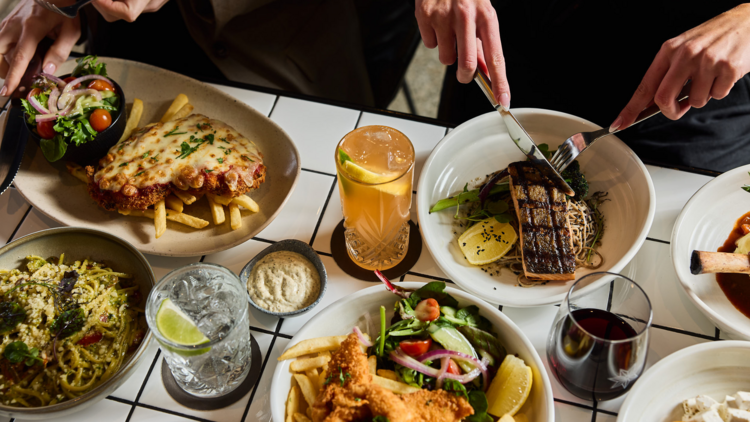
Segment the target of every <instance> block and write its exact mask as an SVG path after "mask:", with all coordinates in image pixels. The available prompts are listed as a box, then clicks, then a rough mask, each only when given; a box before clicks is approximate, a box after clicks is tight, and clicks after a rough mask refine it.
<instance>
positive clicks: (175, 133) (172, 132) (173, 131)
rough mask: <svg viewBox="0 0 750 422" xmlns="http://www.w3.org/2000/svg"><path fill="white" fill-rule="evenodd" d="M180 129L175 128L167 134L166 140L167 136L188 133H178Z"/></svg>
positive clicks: (165, 135)
mask: <svg viewBox="0 0 750 422" xmlns="http://www.w3.org/2000/svg"><path fill="white" fill-rule="evenodd" d="M179 129H180V127H179V126H175V127H174V129H172V130H170V131H169V132H167V133H165V134H164V137H165V138H166V137H167V136H172V135H184V134H186V133H187V132H177V131H178V130H179Z"/></svg>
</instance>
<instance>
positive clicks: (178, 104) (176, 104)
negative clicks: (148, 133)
mask: <svg viewBox="0 0 750 422" xmlns="http://www.w3.org/2000/svg"><path fill="white" fill-rule="evenodd" d="M187 103H188V97H187V95H185V94H180V95H178V96H177V97H176V98H175V99H174V101H172V105H170V106H169V108H168V109H167V112H166V113H164V115H163V116H161V120H159V122H161V123H164V122H168V121H170V120H172V116H174V115H175V113H177V112H178V111H179V110H180V109H181V108H182V107H183V106H184V105H185V104H187Z"/></svg>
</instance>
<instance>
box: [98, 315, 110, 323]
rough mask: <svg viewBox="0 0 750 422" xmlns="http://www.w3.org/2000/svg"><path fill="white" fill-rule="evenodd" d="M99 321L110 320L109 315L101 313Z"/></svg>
mask: <svg viewBox="0 0 750 422" xmlns="http://www.w3.org/2000/svg"><path fill="white" fill-rule="evenodd" d="M99 321H101V322H109V315H108V314H106V313H105V314H101V315H99Z"/></svg>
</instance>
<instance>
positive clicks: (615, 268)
mask: <svg viewBox="0 0 750 422" xmlns="http://www.w3.org/2000/svg"><path fill="white" fill-rule="evenodd" d="M513 113H514V114H515V115H516V116H518V117H523V116H527V115H546V116H555V117H563V118H567V119H571V120H575V121H578V122H581V123H583V124H586V125H590V126H592V130H596V128H599V129H601V126H599V125H597V124H596V123H593V122H590V121H588V120H586V119H583V118H580V117H577V116H574V115H572V114H568V113H563V112H560V111H554V110H545V109H541V108H517V109H513ZM490 115H492V116H494V115H495V112H492V111H490V112H487V113H485V114H481V115H479V116H476V117H474V118H473V119H471V120H468V121H466V122H464V123H462V124H461V125H459V126H457V127H456V128H455V129H453V130H452V131H450V132H449V133H448V134H446V135H445V137H443V139H441V140H440V142H438V144H437V145H436V146H435V148H433V150H432V152H431V153H430V156H429V157H427V160H426V161H425V163H424V165H423V166H422V173H421V174H420V176H419V186H425V185H424V184H425V183H427V182H426V181H425V179H426V178H427V173H428V172H427V171H425V169H427V168H429V167H430V165H431V164H432V162H433V161H434V160H435V157H436V155H437V153H438V151H439V150H440V149H441V148H442V147H445V145H446V144H447V143H449V142H451V140H452V138H453V137H454V136H455V134H456V133H458V134H460V133H461V132H464V131H466V130H468V129H467V127H470V126H471V123H472V122H478V121H479V120H482V119H487V118H489V116H490ZM606 142H610V143H612V142H615V143H619V144H621V146H622V147H624V148H625V149H626V151H627V153H628V154H629V156H630V158H632V159H633V161H634V162H635V163H636V165H637V167H638V169H640V170H641V172H642V173H643V175H644V176H645V179H646V184H647V186H648V202H649V203H648V212H647V214H646V221H645V222H644V224H643V226H642V227H641V230H640V233H638V237H637V238H636V241H635V242H634V243H633V244H632V245H631V247H630V249H628V251H627V252H626V253H625V255H623V256H622V257H621V258H620V260H619V261H617V262H615V263H614V264H613V265H612V266H611V267H610V268H608V269H601V270H600V271H608V272H615V273H619V272H620V271H622V269H623V268H625V266H626V265H628V264H629V263H630V261H632V260H633V258H634V257H635V255H636V254H637V253H638V251H639V250H640V249H641V246H643V243H644V242H645V241H646V237H647V236H648V232H649V231H650V230H651V225H652V224H653V222H654V216H655V214H656V192H655V189H654V183H653V181H652V180H651V174H650V173H649V171H648V169H647V168H646V165H645V164H643V161H641V159H640V158H639V157H638V155H636V153H635V152H633V150H632V149H630V147H628V146H627V144H625V142H623V141H622V140H620V139H619V138H617V137H612V138H611V139H607V141H606ZM427 192H428V190H427V189H418V190H417V203H418V204H419V203H424V204H426V203H427V201H428V200H429V198H427ZM428 209H429V207H420V206H418V207H417V215H418V218H419V221H426V219H427V218H428V217H429V213H428ZM419 231H420V233H421V234H422V238H423V243H424V244H425V245H426V246H427V250H428V251H430V255H431V256H432V258H433V261H435V263H436V264H437V265H438V267H440V269H441V270H442V271H443V272H444V273H445V274H446V275H448V277H449V278H451V280H454V281H456V280H457V277H455V276H453V275H452V274H451V272H450V271H448V270H447V267H446V266H445V265H443V264H442V263H441V262H440V260H439V259H435V256H434V255H433V254H432V250H431V249H430V243H431V242H432V243H435V238H434V235H433V234H432V233H430V232H428V231H427V230H424V229H423V225H422V224H420V225H419ZM605 282H606V279H605V278H602V279H601V280H597V281H596V282H594V283H591V284H590V285H588V286H586V287H584V288H583V289H582V291H589V290H592V289H594V288H597V287H599V286H601V285H602V284H603V283H605ZM456 284H458V285H459V286H460V287H461V288H462V289H466V291H467V292H469V293H471V294H474V295H480V294H481V292H479V291H475V290H474V289H472V288H471V283H464V282H461V283H460V284H459V283H458V282H457V283H456ZM541 287H543V286H541ZM562 296H563V297H564V296H565V295H564V294H563V295H562ZM563 297H561V298H560V299H559V300H555V299H554V298H550V297H543V298H542V300H540V301H539V302H535V303H516V302H514V301H513V299H512V298H509V299H508V300H507V301H505V302H504V303H499V304H501V305H503V306H514V307H532V306H543V305H552V304H557V303H561V302H562V299H563ZM550 299H551V300H550ZM485 300H486V299H485ZM491 303H494V302H491Z"/></svg>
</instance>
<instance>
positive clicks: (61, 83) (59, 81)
mask: <svg viewBox="0 0 750 422" xmlns="http://www.w3.org/2000/svg"><path fill="white" fill-rule="evenodd" d="M40 75H42V76H44V77H45V78H47V79H49V80H50V81H52V82H54V83H56V84H57V86H59V87H60V88H64V87H65V85H66V83H65V81H64V80H62V79H60V78H58V77H57V76H55V75H50V74H49V73H44V72H42V73H40Z"/></svg>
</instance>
